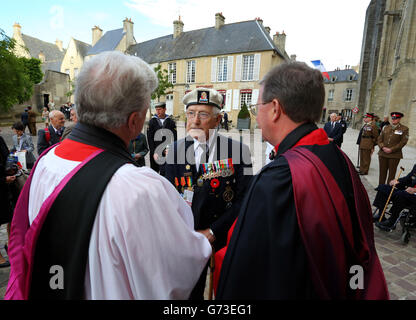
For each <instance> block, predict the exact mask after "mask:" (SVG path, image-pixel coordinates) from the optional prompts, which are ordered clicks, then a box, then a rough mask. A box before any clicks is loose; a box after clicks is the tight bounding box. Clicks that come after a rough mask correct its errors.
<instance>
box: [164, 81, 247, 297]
mask: <svg viewBox="0 0 416 320" xmlns="http://www.w3.org/2000/svg"><path fill="white" fill-rule="evenodd" d="M222 100H223V98H222V96H221V94H219V93H218V92H217V91H216V90H213V89H208V88H198V89H195V90H193V91H191V92H189V93H188V94H187V95H186V96H185V97H184V98H183V103H184V104H185V105H186V118H187V123H186V131H187V137H186V138H185V139H181V140H178V141H176V142H174V143H173V145H171V146H170V148H169V152H168V156H167V163H166V178H167V179H168V180H169V181H170V182H171V183H172V184H173V185H174V186H175V187H176V189H177V190H178V192H179V193H180V194H182V195H183V197H184V199H185V200H186V201H187V202H188V204H189V205H191V206H192V212H193V215H194V221H195V222H194V223H195V230H197V231H199V232H201V233H202V234H204V235H205V236H206V237H207V238H208V240H209V241H210V243H211V244H212V246H213V247H214V248H215V250H218V249H221V248H222V247H224V246H225V243H226V237H227V232H228V230H229V229H230V227H231V226H232V224H233V222H234V221H235V219H236V218H237V215H238V212H239V209H240V207H241V202H242V199H243V197H244V194H245V193H246V190H247V186H248V184H249V182H250V180H251V176H252V168H251V167H252V166H251V156H250V151H249V149H248V147H247V146H246V145H243V144H242V143H240V142H237V141H234V140H232V139H230V138H227V137H225V136H222V135H220V134H218V132H217V130H216V128H217V127H218V124H219V123H220V121H221V114H220V112H221V107H222V102H223V101H222ZM206 274H207V267H206V268H205V270H204V272H203V273H202V275H201V277H200V280H199V282H198V283H197V285H196V287H195V288H194V290H193V292H192V294H191V297H190V299H191V300H201V299H203V294H204V288H205V281H206Z"/></svg>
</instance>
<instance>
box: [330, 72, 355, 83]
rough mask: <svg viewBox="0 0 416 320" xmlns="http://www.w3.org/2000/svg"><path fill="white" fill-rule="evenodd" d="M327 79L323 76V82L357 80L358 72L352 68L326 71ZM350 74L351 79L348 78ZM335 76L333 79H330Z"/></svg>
mask: <svg viewBox="0 0 416 320" xmlns="http://www.w3.org/2000/svg"><path fill="white" fill-rule="evenodd" d="M328 74H329V79H330V80H328V79H327V78H324V82H325V83H335V82H350V81H357V80H358V73H357V72H356V71H355V70H353V69H346V70H335V71H330V72H328ZM350 76H352V80H350ZM334 77H335V81H332V79H333V78H334Z"/></svg>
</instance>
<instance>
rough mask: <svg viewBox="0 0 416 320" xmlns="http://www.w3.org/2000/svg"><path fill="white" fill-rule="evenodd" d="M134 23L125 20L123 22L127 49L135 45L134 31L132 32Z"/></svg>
mask: <svg viewBox="0 0 416 320" xmlns="http://www.w3.org/2000/svg"><path fill="white" fill-rule="evenodd" d="M133 26H134V23H133V22H132V21H131V18H130V19H127V18H126V20H124V21H123V31H124V32H125V33H126V38H127V49H128V48H129V47H130V46H131V45H133V44H135V41H134V30H133Z"/></svg>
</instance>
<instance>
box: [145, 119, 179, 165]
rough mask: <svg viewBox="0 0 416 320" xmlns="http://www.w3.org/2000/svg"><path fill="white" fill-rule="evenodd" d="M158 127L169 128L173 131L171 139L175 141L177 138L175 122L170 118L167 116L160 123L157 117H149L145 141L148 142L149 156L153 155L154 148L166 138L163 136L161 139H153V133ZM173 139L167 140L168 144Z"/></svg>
mask: <svg viewBox="0 0 416 320" xmlns="http://www.w3.org/2000/svg"><path fill="white" fill-rule="evenodd" d="M159 129H168V130H170V131H171V132H172V133H173V138H174V140H173V141H176V140H177V139H178V134H177V131H176V123H175V121H174V120H173V119H172V118H170V117H167V118H166V120H165V121H164V122H163V125H162V122H161V121H160V120H159V119H158V118H157V117H153V118H152V119H150V121H149V126H148V128H147V141H148V143H149V149H150V156H151V157H153V154H154V153H155V150H156V148H157V147H158V146H159V145H161V144H162V143H164V142H165V141H166V140H167V137H163V138H162V140H161V141H155V134H156V132H157V131H158V130H159ZM173 141H169V143H168V144H170V143H172V142H173Z"/></svg>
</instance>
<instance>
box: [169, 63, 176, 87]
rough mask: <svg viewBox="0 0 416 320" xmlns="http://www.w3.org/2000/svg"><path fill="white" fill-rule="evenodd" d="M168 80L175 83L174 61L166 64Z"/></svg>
mask: <svg viewBox="0 0 416 320" xmlns="http://www.w3.org/2000/svg"><path fill="white" fill-rule="evenodd" d="M168 81H169V82H170V83H171V84H176V62H171V63H169V64H168Z"/></svg>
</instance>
